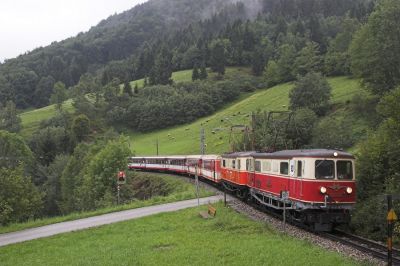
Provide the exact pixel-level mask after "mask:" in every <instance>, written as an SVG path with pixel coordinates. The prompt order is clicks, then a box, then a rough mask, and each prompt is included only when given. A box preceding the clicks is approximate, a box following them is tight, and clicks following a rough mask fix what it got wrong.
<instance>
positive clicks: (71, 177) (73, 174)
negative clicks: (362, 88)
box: [58, 143, 100, 214]
mask: <svg viewBox="0 0 400 266" xmlns="http://www.w3.org/2000/svg"><path fill="white" fill-rule="evenodd" d="M99 150H100V145H91V146H90V145H89V144H86V143H80V144H78V145H77V146H76V148H75V149H74V152H73V154H72V155H71V157H70V159H69V161H68V163H67V165H66V166H65V169H64V171H63V172H62V175H61V177H60V184H61V189H60V190H61V191H60V194H61V195H60V196H61V200H60V202H59V203H58V207H59V209H60V211H61V213H63V214H67V213H70V212H72V211H74V210H77V209H78V202H77V190H78V189H79V187H81V186H82V183H83V175H84V169H85V167H87V165H88V164H89V162H90V160H91V158H92V157H93V156H94V154H96V152H98V151H99Z"/></svg>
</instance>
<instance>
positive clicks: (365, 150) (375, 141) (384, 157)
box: [355, 88, 400, 240]
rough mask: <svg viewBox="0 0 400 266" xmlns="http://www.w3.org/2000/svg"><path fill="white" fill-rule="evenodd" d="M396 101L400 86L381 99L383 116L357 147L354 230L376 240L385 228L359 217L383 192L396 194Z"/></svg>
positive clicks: (399, 163) (399, 150) (399, 179)
mask: <svg viewBox="0 0 400 266" xmlns="http://www.w3.org/2000/svg"><path fill="white" fill-rule="evenodd" d="M399 100H400V88H397V89H395V90H393V91H392V92H391V93H389V94H387V95H386V96H384V97H383V98H382V99H381V101H380V103H379V105H378V107H377V109H378V111H379V113H380V114H381V115H382V116H383V117H384V121H383V122H382V123H381V125H380V127H379V128H378V130H377V131H376V132H375V133H372V134H370V136H369V137H368V139H367V140H365V141H364V142H363V143H361V145H360V149H359V156H358V187H357V189H358V192H357V198H358V201H359V203H358V209H357V211H356V214H355V215H356V216H357V217H358V219H357V220H356V225H357V227H356V228H355V229H356V230H360V232H361V233H365V234H368V235H371V236H374V237H375V238H376V239H379V240H382V239H383V238H384V236H385V228H384V227H382V226H381V225H380V223H378V222H371V221H369V220H368V219H364V220H362V219H361V216H362V215H363V212H365V210H368V209H370V208H371V207H372V206H373V205H374V204H376V202H380V201H379V199H380V200H382V198H383V195H385V194H399V193H400V185H399V184H400V175H399V173H398V169H399V167H400V159H399V158H400V141H399V136H400V126H399V125H400V116H399V113H398V112H399V104H398V102H399ZM382 205H383V204H381V205H380V206H382ZM397 207H399V206H397ZM381 209H383V208H381ZM397 211H399V209H398V208H397ZM382 216H383V215H382ZM380 222H382V221H380ZM382 224H384V223H382Z"/></svg>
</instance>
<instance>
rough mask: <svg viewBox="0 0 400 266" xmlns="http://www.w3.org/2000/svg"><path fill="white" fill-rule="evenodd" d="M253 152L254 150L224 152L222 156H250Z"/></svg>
mask: <svg viewBox="0 0 400 266" xmlns="http://www.w3.org/2000/svg"><path fill="white" fill-rule="evenodd" d="M253 154H255V151H242V152H233V153H225V154H223V155H222V157H224V158H237V157H252V156H253Z"/></svg>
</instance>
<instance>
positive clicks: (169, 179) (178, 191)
mask: <svg viewBox="0 0 400 266" xmlns="http://www.w3.org/2000/svg"><path fill="white" fill-rule="evenodd" d="M136 175H146V176H149V178H151V177H152V176H154V177H160V178H162V179H163V180H164V181H165V182H166V183H167V184H170V186H171V187H174V188H175V189H174V191H173V192H172V193H170V194H169V195H167V196H156V197H153V198H151V199H149V200H141V201H140V200H138V201H133V202H131V203H128V204H124V205H119V206H112V207H108V208H102V209H98V210H95V211H90V212H77V213H71V214H68V215H65V216H57V217H52V218H43V219H37V220H32V221H28V222H25V223H15V224H10V225H8V226H0V234H2V233H8V232H15V231H20V230H23V229H28V228H34V227H39V226H43V225H48V224H54V223H60V222H65V221H72V220H77V219H81V218H86V217H91V216H96V215H100V214H105V213H110V212H116V211H122V210H129V209H136V208H141V207H146V206H152V205H158V204H163V203H169V202H176V201H181V200H187V199H193V198H196V190H195V186H194V185H192V184H190V183H189V182H186V180H181V179H178V178H177V177H176V176H175V175H168V174H157V173H140V172H137V173H136ZM121 189H122V190H123V189H124V187H123V186H122V188H121ZM199 195H200V197H207V196H211V195H214V193H213V192H211V191H208V190H205V189H204V188H202V187H200V190H199ZM0 265H1V263H0Z"/></svg>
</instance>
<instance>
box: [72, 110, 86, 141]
mask: <svg viewBox="0 0 400 266" xmlns="http://www.w3.org/2000/svg"><path fill="white" fill-rule="evenodd" d="M71 130H72V132H73V134H74V136H75V138H76V140H77V141H78V142H81V141H83V140H85V139H86V138H87V137H88V135H89V133H90V120H89V118H88V117H87V116H86V115H84V114H81V115H78V116H77V117H75V118H74V120H73V121H72V126H71Z"/></svg>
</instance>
